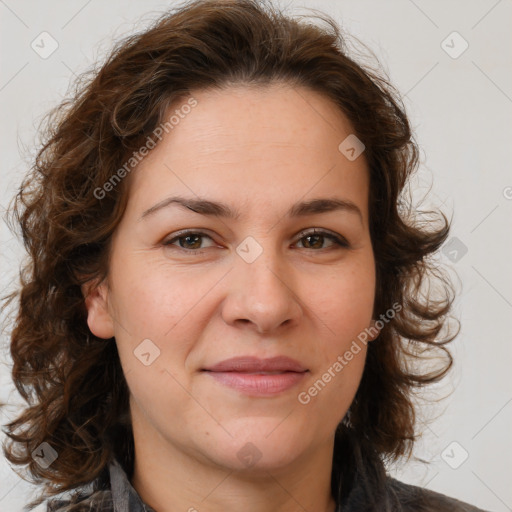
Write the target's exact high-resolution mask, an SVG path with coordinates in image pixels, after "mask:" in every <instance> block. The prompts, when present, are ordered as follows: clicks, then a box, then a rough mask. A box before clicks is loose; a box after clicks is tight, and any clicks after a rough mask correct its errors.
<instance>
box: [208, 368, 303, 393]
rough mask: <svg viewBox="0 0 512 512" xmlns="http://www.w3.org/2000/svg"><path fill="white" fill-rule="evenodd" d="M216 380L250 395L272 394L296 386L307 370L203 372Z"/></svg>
mask: <svg viewBox="0 0 512 512" xmlns="http://www.w3.org/2000/svg"><path fill="white" fill-rule="evenodd" d="M205 373H206V374H207V375H211V376H212V378H214V379H215V380H216V381H217V382H219V383H221V384H223V385H225V386H228V387H230V388H233V389H236V390H237V391H241V392H242V393H244V394H247V395H251V396H272V395H277V394H279V393H282V392H284V391H286V390H288V389H290V388H292V387H294V386H296V385H297V384H298V383H299V382H300V381H301V380H302V379H303V378H304V376H305V375H306V373H307V372H300V373H299V372H282V373H276V374H273V375H262V374H257V373H246V372H208V371H206V372H205Z"/></svg>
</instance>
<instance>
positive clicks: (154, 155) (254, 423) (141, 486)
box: [85, 84, 375, 512]
mask: <svg viewBox="0 0 512 512" xmlns="http://www.w3.org/2000/svg"><path fill="white" fill-rule="evenodd" d="M192 96H193V97H194V98H195V99H196V100H197V102H198V104H197V106H195V107H194V108H193V109H192V111H191V112H190V114H188V115H187V116H184V118H183V119H181V120H180V122H179V124H177V125H176V126H175V127H174V129H173V130H172V131H170V132H169V133H168V134H167V135H165V136H164V137H163V139H162V141H161V142H160V143H159V144H158V145H157V146H156V148H155V149H154V150H152V151H151V152H150V153H149V155H148V156H147V157H146V158H145V159H144V160H143V161H142V162H141V163H140V164H139V166H138V168H137V169H136V170H135V171H133V174H131V175H130V178H129V179H130V180H131V183H130V195H129V201H128V206H127V210H126V212H125V214H124V217H123V219H122V220H121V223H120V225H119V226H118V228H117V230H116V232H115V234H114V237H113V243H112V252H111V259H110V268H109V276H108V280H107V281H105V282H103V283H100V284H99V285H97V286H95V287H91V288H89V289H87V290H86V291H85V293H86V295H87V299H86V305H87V309H88V324H89V327H90V329H91V331H92V332H93V333H94V334H95V335H97V336H99V337H102V338H105V339H107V338H110V337H112V336H115V341H116V344H117V347H118V351H119V355H120V359H121V364H122V367H123V371H124V373H125V376H126V380H127V383H128V386H129V389H130V394H131V397H130V410H131V415H132V421H133V432H134V440H135V452H136V455H135V466H134V475H133V478H132V484H133V486H134V487H135V489H136V490H137V491H138V493H139V494H140V495H141V497H142V499H143V500H144V501H145V502H147V503H148V504H149V505H150V506H152V507H153V508H155V509H156V510H158V512H171V511H175V510H184V511H187V510H188V511H191V512H192V511H193V510H198V511H201V512H217V511H223V512H224V511H226V510H246V511H251V512H268V510H273V511H276V512H289V511H296V510H298V509H299V508H300V509H301V510H302V509H304V510H315V511H324V512H333V511H334V510H335V501H334V499H333V497H332V496H331V491H330V480H331V470H332V453H333V445H334V432H335V429H336V426H337V425H338V424H339V422H340V421H341V420H342V418H343V417H344V415H345V414H346V411H347V410H348V408H349V406H350V404H351V402H352V400H353V398H354V395H355V393H356V391H357V388H358V386H359V383H360V380H361V376H362V372H363V369H364V363H365V357H366V346H365V345H364V344H361V346H362V350H361V351H360V352H359V353H358V354H357V355H355V356H354V358H353V359H352V361H350V363H349V364H347V365H346V366H345V367H344V368H343V371H341V372H339V373H338V374H337V375H336V377H335V378H332V380H331V381H330V382H329V383H328V384H327V385H326V386H325V387H324V388H323V389H322V390H321V391H320V392H319V393H318V394H317V396H315V397H312V398H311V401H310V402H309V403H308V404H306V405H304V404H301V403H300V402H299V401H298V398H297V397H298V394H299V393H300V392H301V391H304V390H307V389H308V388H309V387H310V386H311V385H312V384H313V383H314V382H315V381H317V380H318V379H319V378H321V376H322V374H324V373H325V372H326V371H327V369H328V368H329V367H332V365H333V363H334V362H335V361H336V360H337V357H338V356H340V355H343V354H344V353H345V352H346V351H347V350H348V349H349V347H350V345H351V343H352V342H353V340H355V339H356V338H357V336H358V334H359V333H361V332H362V331H363V330H364V329H365V328H368V327H371V326H373V325H374V324H373V321H372V312H373V304H374V297H375V261H374V255H373V250H372V244H371V238H370V232H369V219H368V191H369V171H368V167H367V163H366V160H365V158H364V153H363V155H361V156H360V157H359V158H357V159H356V160H354V161H349V160H348V159H347V158H346V157H345V156H344V155H343V154H342V153H341V152H340V151H339V150H338V146H339V144H340V143H341V142H342V141H343V140H344V139H345V138H346V137H347V136H348V135H350V134H351V133H353V129H352V128H351V126H350V123H349V122H348V121H347V119H346V118H345V117H344V116H343V115H342V114H341V113H340V112H339V111H338V109H337V108H336V107H335V105H334V104H333V103H332V102H331V101H330V100H329V99H327V98H325V97H324V96H322V95H319V94H318V93H316V92H312V91H310V90H308V89H305V88H292V87H291V86H288V85H286V84H272V85H271V86H267V87H259V88H254V87H248V86H236V87H234V86H231V87H230V88H228V89H225V90H210V91H196V92H194V93H193V94H192ZM183 103H184V102H183ZM178 107H179V105H178ZM175 108H176V106H173V109H171V110H170V114H172V113H173V112H174V110H175ZM171 195H183V196H186V197H192V198H194V199H197V197H198V196H199V197H201V198H205V199H209V200H213V201H221V202H223V203H226V204H228V205H229V206H231V207H232V208H236V209H238V210H239V211H240V214H241V215H240V218H239V219H237V220H234V219H226V218H216V217H211V216H205V215H201V214H199V213H196V212H193V211H191V210H189V209H186V208H182V207H179V206H176V205H174V206H169V207H167V208H162V209H160V210H158V211H157V212H154V213H153V214H150V215H147V216H146V217H145V218H143V219H142V220H140V217H141V215H142V213H143V212H144V211H145V210H147V209H148V208H151V207H152V206H154V205H155V204H157V203H159V202H160V201H162V200H164V199H165V198H167V197H169V196H171ZM332 197H338V198H342V199H345V200H350V201H352V202H353V203H355V204H356V205H357V206H358V208H359V209H360V211H361V214H362V219H360V218H359V217H358V215H356V214H354V213H350V212H348V211H341V210H338V211H330V212H323V213H315V214H311V215H307V216H305V217H296V218H287V217H286V216H285V213H286V212H287V211H288V209H289V208H290V206H291V205H292V204H294V203H295V202H297V201H304V200H310V199H313V198H332ZM310 228H318V229H326V230H329V231H331V232H333V233H334V234H337V235H340V236H342V237H344V238H345V239H346V240H347V241H348V242H349V244H350V247H349V248H344V247H341V246H338V245H337V244H336V243H335V242H334V241H333V240H331V239H329V238H328V237H324V238H322V237H321V236H319V237H314V236H313V237H312V238H308V237H307V236H305V235H302V236H301V231H302V230H305V229H308V230H310ZM183 229H192V230H194V231H202V232H206V234H205V235H204V236H203V237H200V238H199V239H197V238H194V237H192V238H191V239H190V238H189V239H183V238H181V240H176V239H174V242H173V245H167V246H165V245H163V243H164V242H166V241H172V240H173V238H174V237H175V236H176V235H175V234H176V232H178V231H179V230H183ZM248 236H251V237H253V238H254V240H256V241H257V243H258V244H259V246H260V247H261V249H262V253H261V254H260V256H259V257H258V258H257V259H256V260H255V261H253V262H252V263H248V262H247V261H246V260H244V259H243V258H242V257H240V256H239V254H238V253H237V252H236V249H237V247H238V246H239V245H240V244H241V243H242V242H243V241H244V240H245V239H246V238H247V237H248ZM180 244H181V245H180ZM194 251H195V253H194ZM144 339H150V340H151V343H153V344H154V346H157V347H158V349H159V350H160V354H159V356H158V357H157V358H156V359H154V361H152V362H151V364H149V365H147V366H146V365H144V364H142V362H141V360H140V359H139V358H137V357H136V356H135V354H134V351H137V347H138V346H139V345H140V343H141V342H142V340H144ZM146 343H147V342H146ZM150 347H153V345H150ZM151 350H153V349H152V348H151ZM240 355H255V356H259V357H262V358H266V357H273V356H275V355H287V356H289V357H292V358H294V359H297V360H298V361H299V362H301V363H302V364H303V365H304V366H305V367H306V368H307V369H308V370H309V372H308V374H306V376H305V378H304V379H303V381H302V382H301V383H300V385H299V386H297V387H294V388H292V389H290V390H287V391H284V392H282V393H280V394H277V395H273V396H271V397H256V396H250V395H246V394H243V393H241V392H239V391H237V390H234V389H232V388H228V387H226V386H224V385H222V384H220V383H218V382H217V381H215V380H214V379H212V377H211V376H210V375H208V374H207V373H206V372H203V371H201V369H202V368H204V367H205V366H207V365H212V364H215V363H217V362H220V361H222V360H225V359H228V358H230V357H233V356H240ZM151 357H153V356H151ZM246 443H252V445H250V448H247V447H246V448H245V450H249V451H251V450H252V453H254V454H256V455H255V459H254V460H256V458H257V457H258V456H259V459H258V460H257V461H256V463H253V464H252V465H248V464H247V463H244V462H243V461H242V460H241V459H240V458H239V456H238V454H239V451H240V450H241V449H242V448H243V447H244V446H245V445H246ZM301 507H302V508H301Z"/></svg>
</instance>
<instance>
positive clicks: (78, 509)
mask: <svg viewBox="0 0 512 512" xmlns="http://www.w3.org/2000/svg"><path fill="white" fill-rule="evenodd" d="M46 507H47V508H46V512H82V511H83V512H86V511H87V512H112V511H113V510H114V506H113V501H112V493H111V492H110V491H108V490H107V491H96V492H90V493H85V492H83V493H80V494H79V495H78V496H77V497H75V498H72V499H51V500H48V501H47V503H46Z"/></svg>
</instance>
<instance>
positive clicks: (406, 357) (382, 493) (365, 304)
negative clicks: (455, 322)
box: [4, 0, 478, 512]
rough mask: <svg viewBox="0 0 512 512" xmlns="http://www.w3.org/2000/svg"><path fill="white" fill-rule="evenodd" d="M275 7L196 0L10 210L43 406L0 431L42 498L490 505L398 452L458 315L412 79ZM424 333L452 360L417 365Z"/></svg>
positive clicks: (141, 506) (40, 166)
mask: <svg viewBox="0 0 512 512" xmlns="http://www.w3.org/2000/svg"><path fill="white" fill-rule="evenodd" d="M260 4H261V3H258V2H256V1H251V0H241V1H213V2H204V1H196V2H192V3H188V4H186V5H183V6H181V7H180V8H178V9H176V10H175V11H173V12H171V13H169V14H168V15H166V16H164V17H163V18H162V19H161V20H159V22H158V23H156V24H155V25H154V26H153V27H151V28H150V29H148V30H147V31H145V32H144V33H142V34H139V35H136V36H133V37H131V38H129V39H127V40H125V41H123V42H122V43H121V44H120V45H119V46H118V47H117V48H116V49H115V50H114V51H113V53H112V55H111V56H110V58H109V59H108V61H107V62H106V64H105V65H104V66H103V67H102V69H101V70H100V71H99V72H98V73H97V74H96V75H95V76H93V77H92V79H91V80H90V81H89V82H87V83H86V84H84V85H83V87H82V88H81V89H80V90H79V93H78V94H77V96H76V98H74V100H73V101H72V102H71V103H69V104H65V105H63V106H62V107H61V108H60V109H57V110H56V111H55V116H56V117H54V118H50V133H49V138H48V142H47V143H46V145H45V146H44V147H43V148H42V150H41V151H40V153H39V155H38V157H37V160H36V163H35V165H34V168H33V170H32V173H31V174H30V175H29V176H28V177H27V178H26V180H25V182H24V183H23V185H22V187H21V190H20V192H19V194H18V196H17V202H16V208H15V211H16V213H17V215H18V220H19V223H20V226H21V229H22V231H23V236H24V240H25V243H26V247H27V250H28V253H29V256H30V258H31V259H30V261H29V263H28V264H27V266H26V267H25V268H24V273H23V278H22V279H23V282H22V289H21V293H20V305H19V314H18V317H17V321H16V325H15V329H14V330H13V333H12V340H11V353H12V357H13V361H14V367H13V380H14V382H15V384H16V386H17V388H18V390H19V391H20V393H21V394H22V396H23V397H24V398H25V399H26V400H27V402H28V406H27V408H26V409H25V410H24V411H23V413H22V414H21V415H20V416H19V417H18V418H17V419H16V420H15V421H13V422H11V423H10V424H8V425H7V428H8V432H7V434H8V436H9V437H10V439H11V441H12V442H11V444H10V445H9V446H6V447H5V448H4V450H5V453H6V456H7V458H8V459H9V460H10V461H11V462H12V463H14V464H19V465H24V466H27V467H28V468H29V470H30V472H31V473H32V475H33V476H34V477H36V478H39V479H42V480H40V481H42V482H44V491H43V494H42V496H41V498H40V499H39V500H36V501H34V502H32V503H31V504H30V506H32V507H33V506H35V505H37V504H39V503H41V501H43V500H44V499H48V498H50V497H51V496H54V495H57V494H60V493H62V492H64V491H73V490H74V491H76V492H75V493H73V495H72V496H66V497H63V496H60V497H59V498H60V499H54V500H48V510H59V511H64V510H66V511H68V510H69V511H71V510H73V511H74V510H116V511H123V512H127V511H130V512H133V511H142V510H152V511H158V512H167V511H175V510H188V511H196V510H197V511H209V512H213V511H219V510H223V511H225V510H252V511H268V510H272V511H292V510H293V511H295V510H310V511H313V510H314V511H320V512H334V511H341V510H342V511H343V512H346V511H363V510H364V511H413V510H414V511H422V510H424V511H442V510H450V511H453V510H461V511H463V510H478V509H476V508H475V507H472V506H470V505H469V504H465V503H462V502H460V501H457V500H454V499H452V498H449V497H447V496H444V495H441V494H439V493H435V492H432V491H429V490H424V489H421V488H419V487H415V486H411V485H406V484H404V483H401V482H399V481H397V480H395V479H393V478H391V477H389V475H388V474H387V473H386V470H385V466H384V463H385V462H386V461H394V460H398V459H399V458H400V457H405V456H410V454H411V450H412V447H413V443H414V441H415V439H416V436H415V430H414V425H415V411H414V407H413V404H412V398H411V393H412V389H413V388H414V387H418V386H420V387H421V386H425V385H428V384H429V383H432V382H436V381H438V380H440V379H441V378H442V377H443V376H444V375H445V374H446V373H447V372H448V370H449V369H450V367H451V365H452V357H451V354H450V352H449V351H448V349H447V348H446V347H445V346H444V344H446V343H448V342H449V341H451V340H452V339H453V338H454V337H455V336H454V335H452V336H451V337H448V338H446V339H444V340H440V339H439V337H438V335H439V332H440V330H441V328H442V327H443V326H444V324H445V321H446V318H447V315H448V313H449V311H450V309H451V303H452V300H453V297H452V296H451V295H450V292H451V291H452V289H451V286H450V282H449V280H448V279H447V277H446V276H444V275H443V274H442V273H440V272H437V273H436V272H435V270H434V268H433V267H432V263H431V262H430V261H429V260H428V256H429V255H431V254H432V253H434V252H435V251H436V250H437V249H438V248H439V247H440V246H441V244H442V243H443V242H444V241H445V240H446V237H447V235H448V232H449V225H448V222H447V220H446V218H445V217H444V216H443V221H444V222H443V224H442V225H441V226H439V227H438V228H437V229H431V230H428V231H427V230H426V229H424V228H423V227H421V226H420V223H419V221H418V220H416V219H415V218H414V217H413V216H412V214H411V213H410V211H409V212H408V211H406V210H405V208H404V203H403V202H402V200H401V196H400V193H401V191H402V190H403V187H404V186H405V184H406V182H407V179H408V178H409V176H410V175H411V174H412V173H413V172H414V170H415V167H416V165H417V160H418V157H417V155H418V150H417V146H416V145H415V143H414V142H413V140H412V135H411V131H410V127H409V123H408V120H407V117H406V115H405V113H404V109H403V106H402V104H401V102H400V99H399V97H398V95H397V94H396V93H395V91H394V89H393V87H392V86H391V85H390V84H388V83H387V81H386V80H385V79H384V78H382V77H380V76H379V75H378V74H376V73H374V72H371V71H368V70H365V69H363V68H362V67H361V66H360V65H358V64H357V63H355V62H354V61H353V60H351V59H350V58H349V57H348V56H347V55H346V52H345V47H344V43H343V40H342V36H341V34H340V33H339V30H338V28H337V26H336V24H335V23H334V22H333V21H332V20H330V19H329V18H328V17H327V16H326V17H325V18H324V20H325V21H326V22H327V26H326V27H325V28H320V27H319V26H314V25H311V24H305V23H299V22H298V21H296V20H293V19H290V18H288V17H286V16H284V15H283V14H281V13H280V12H279V11H278V10H277V9H275V8H273V7H272V6H270V5H266V6H261V5H260ZM428 279H432V280H437V281H440V282H441V283H442V284H444V285H445V290H446V291H447V294H446V296H444V297H441V298H439V300H437V301H433V300H432V298H431V297H429V298H428V300H427V298H425V297H424V296H423V295H422V294H421V287H422V286H423V285H424V284H425V282H426V281H427V280H428ZM425 350H426V351H427V354H428V352H429V351H432V352H434V353H440V354H443V355H445V356H446V361H445V362H444V364H442V365H441V366H440V367H439V368H436V369H434V370H432V369H431V370H430V371H429V372H427V371H426V370H423V372H421V371H420V372H413V371H412V370H411V368H412V364H407V365H406V362H409V363H417V362H418V361H420V362H421V360H422V357H423V356H422V354H423V353H424V351H425ZM415 360H417V361H415Z"/></svg>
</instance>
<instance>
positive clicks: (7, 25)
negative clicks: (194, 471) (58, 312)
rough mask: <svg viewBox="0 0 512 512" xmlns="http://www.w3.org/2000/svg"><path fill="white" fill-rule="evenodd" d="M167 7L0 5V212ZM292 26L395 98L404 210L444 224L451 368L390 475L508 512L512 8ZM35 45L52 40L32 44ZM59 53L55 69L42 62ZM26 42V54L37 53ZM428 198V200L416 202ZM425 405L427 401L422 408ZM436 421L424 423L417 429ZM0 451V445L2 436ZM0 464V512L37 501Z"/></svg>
mask: <svg viewBox="0 0 512 512" xmlns="http://www.w3.org/2000/svg"><path fill="white" fill-rule="evenodd" d="M172 5H173V2H170V1H168V2H165V1H156V0H152V1H148V0H145V1H142V0H138V1H121V0H110V1H109V2H100V1H98V0H89V1H87V0H68V1H66V2H64V1H61V2H58V1H56V0H47V1H45V2H39V1H36V0H32V1H27V0H18V1H14V0H0V22H1V30H0V38H1V46H0V48H1V49H2V50H1V54H0V60H1V65H0V70H1V75H0V105H1V113H2V116H1V130H2V131H1V136H0V145H1V174H0V179H1V187H0V206H1V208H2V211H5V208H6V207H7V205H8V203H9V201H10V200H11V198H12V196H13V195H14V193H15V191H16V188H17V186H18V185H19V183H20V180H21V178H22V176H23V174H24V173H25V171H26V169H27V155H28V157H30V155H33V154H34V151H35V147H36V143H37V138H36V128H37V125H38V122H39V121H40V120H41V118H42V116H43V114H44V113H45V112H46V111H47V110H48V109H50V108H51V107H53V106H54V105H56V104H57V103H58V102H60V101H61V100H62V99H63V97H64V95H65V94H66V91H67V90H68V86H69V84H70V80H71V79H72V78H73V77H74V75H75V74H79V73H81V72H83V71H85V70H86V69H88V68H89V67H90V66H91V65H92V64H93V62H95V61H96V60H97V59H98V58H99V59H102V58H103V57H104V55H105V52H106V51H108V49H109V48H110V46H111V44H112V41H113V40H117V39H118V38H120V37H122V36H124V35H127V34H129V33H133V32H135V31H139V30H141V29H142V28H144V26H146V24H147V23H148V22H150V21H151V20H152V19H154V18H155V17H156V16H157V15H158V14H159V13H161V12H163V11H165V10H166V8H168V7H169V6H172ZM279 5H281V6H282V7H287V8H288V11H289V12H290V13H296V14H307V12H308V11H307V9H308V8H317V9H320V10H322V11H325V12H327V13H328V14H330V15H332V16H333V17H334V18H335V19H336V20H337V21H338V22H339V23H340V24H341V25H342V27H343V29H345V30H347V31H348V32H349V33H350V34H353V35H354V36H356V37H357V38H359V39H360V40H361V41H362V42H364V43H365V44H366V45H367V46H368V47H369V48H371V49H372V50H373V51H374V52H375V54H376V55H377V57H378V59H379V60H380V62H381V64H382V66H383V68H384V70H385V71H386V72H387V73H388V74H389V77H390V79H391V81H392V82H393V83H394V84H395V85H396V86H397V88H398V89H399V91H400V92H401V93H402V95H403V97H404V102H405V105H406V108H407V112H408V114H409V116H410V119H411V121H412V125H413V128H414V130H415V134H416V139H417V141H418V143H419V145H420V147H421V158H422V160H421V165H420V169H419V172H418V174H417V176H416V178H415V180H414V182H412V183H411V188H412V192H413V194H414V197H416V198H418V199H421V200H423V203H422V206H421V208H422V209H426V208H427V207H428V206H433V207H436V208H441V209H442V211H444V212H445V214H446V215H447V216H448V218H452V219H453V221H452V232H451V236H450V239H449V240H448V242H447V244H446V246H445V247H443V248H442V250H441V251H440V253H439V255H438V260H439V264H440V265H444V266H446V267H447V268H448V269H450V272H451V274H452V276H454V277H453V279H454V282H455V284H456V286H457V290H458V297H457V301H456V303H455V308H454V315H455V316H456V317H457V318H459V320H460V322H461V332H460V335H459V336H458V337H457V338H456V340H455V341H454V342H453V343H452V344H451V350H452V352H453V354H454V356H455V367H454V369H453V371H452V372H451V373H450V374H449V376H448V377H447V378H445V379H444V381H443V382H442V383H440V384H439V385H436V387H435V389H433V391H434V392H435V393H436V394H435V395H432V396H439V395H441V396H444V395H449V396H448V398H446V399H445V400H443V401H441V402H439V404H437V405H431V406H425V407H423V408H422V409H421V411H420V419H419V422H418V431H419V432H422V433H423V436H422V438H421V440H420V442H419V443H418V444H417V445H416V449H415V456H416V457H418V458H421V459H424V460H426V461H428V464H425V463H421V462H419V461H415V460H411V461H409V462H406V463H402V464H397V465H395V466H393V467H390V468H389V471H390V472H391V473H392V474H393V476H396V477H397V478H399V479H401V480H403V481H405V482H407V483H412V484H415V485H421V486H424V487H427V488H430V489H433V490H436V491H439V492H442V493H445V494H448V495H450V496H453V497H456V498H458V499H461V500H464V501H468V502H470V503H472V504H474V505H476V506H479V507H481V508H484V509H487V510H491V511H494V512H505V511H510V510H512V486H511V485H510V475H511V474H512V438H511V435H510V434H511V431H512V429H511V426H512V385H511V383H512V379H511V371H510V363H511V361H512V337H511V334H510V331H511V329H510V324H509V320H510V319H511V317H512V272H511V270H510V262H511V261H512V229H511V219H512V172H511V163H512V155H511V152H512V150H511V148H512V122H511V121H512V35H511V34H512V23H511V22H512V2H511V1H510V0H501V1H496V0H478V1H477V0H473V1H467V0H466V1H463V0H459V1H445V0H431V1H426V0H415V1H413V0H393V1H386V2H384V1H377V0H374V1H368V0H366V1H362V0H350V1H348V0H324V1H320V0H317V1H312V0H301V1H287V2H283V1H281V2H279ZM43 32H47V33H48V34H49V35H48V34H42V33H43ZM41 38H46V39H45V44H44V47H45V49H46V50H45V51H47V52H49V51H50V50H52V49H53V48H52V45H53V46H56V45H58V46H57V47H56V49H55V50H54V51H53V53H52V54H51V55H49V56H48V55H44V54H43V55H41V52H42V49H41V47H42V46H43V45H42V44H41V43H39V51H35V49H34V47H35V48H37V42H38V41H41ZM33 42H34V43H33ZM427 192H428V195H427V196H426V197H424V196H425V194H426V193H427ZM0 229H1V232H0V237H1V238H0V268H1V285H2V290H5V289H6V287H7V286H8V285H10V284H11V283H12V281H13V279H15V278H16V274H17V271H18V267H19V264H20V260H21V257H22V250H21V247H20V244H19V242H18V241H17V240H16V239H15V238H14V237H13V235H12V234H11V233H10V232H9V230H8V229H7V226H6V225H5V223H4V222H3V221H2V223H1V226H0ZM1 342H2V344H1V352H0V354H1V356H0V357H1V361H0V363H1V364H0V379H1V380H0V384H1V385H0V389H1V393H0V399H2V400H5V401H9V403H10V404H12V407H10V408H9V410H5V411H3V413H2V416H0V422H1V423H2V424H4V423H5V422H6V421H7V420H8V419H10V418H12V417H14V415H15V411H16V409H15V405H16V403H18V402H19V401H20V397H19V396H18V395H17V393H15V392H14V391H13V389H14V388H13V386H12V383H11V380H10V374H9V369H10V358H9V347H8V343H9V339H8V331H6V332H4V334H3V337H2V339H1ZM431 394H432V392H430V393H429V396H430V395H431ZM429 417H430V418H437V419H435V420H434V421H433V422H432V423H429V424H428V425H427V424H426V423H425V421H426V419H427V418H429ZM0 439H1V440H3V439H4V435H3V434H2V436H1V437H0ZM34 491H35V489H34V487H33V486H31V485H30V484H28V483H26V482H25V481H24V480H21V479H20V478H19V477H18V476H17V475H16V474H15V473H14V472H13V471H12V470H11V468H10V467H9V465H8V464H7V463H6V461H5V460H4V459H3V458H2V462H1V464H0V510H2V511H9V512H11V511H21V510H22V508H23V505H24V504H25V503H27V502H28V500H29V498H30V497H31V496H33V495H34Z"/></svg>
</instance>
